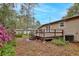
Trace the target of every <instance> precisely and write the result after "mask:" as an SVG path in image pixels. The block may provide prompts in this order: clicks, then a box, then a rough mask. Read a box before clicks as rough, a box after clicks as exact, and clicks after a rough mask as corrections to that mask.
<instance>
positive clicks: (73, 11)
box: [63, 3, 79, 18]
mask: <svg viewBox="0 0 79 59" xmlns="http://www.w3.org/2000/svg"><path fill="white" fill-rule="evenodd" d="M74 15H79V3H74V4H73V6H71V7H70V8H69V9H68V12H67V15H66V16H64V17H63V18H66V17H71V16H74Z"/></svg>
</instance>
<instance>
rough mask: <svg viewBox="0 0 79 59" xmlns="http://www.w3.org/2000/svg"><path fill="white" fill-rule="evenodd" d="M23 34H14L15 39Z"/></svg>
mask: <svg viewBox="0 0 79 59" xmlns="http://www.w3.org/2000/svg"><path fill="white" fill-rule="evenodd" d="M22 35H23V34H16V35H15V36H16V37H22Z"/></svg>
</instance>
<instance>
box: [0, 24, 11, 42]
mask: <svg viewBox="0 0 79 59" xmlns="http://www.w3.org/2000/svg"><path fill="white" fill-rule="evenodd" d="M9 40H11V37H10V34H8V32H7V30H6V29H5V27H3V25H0V41H9Z"/></svg>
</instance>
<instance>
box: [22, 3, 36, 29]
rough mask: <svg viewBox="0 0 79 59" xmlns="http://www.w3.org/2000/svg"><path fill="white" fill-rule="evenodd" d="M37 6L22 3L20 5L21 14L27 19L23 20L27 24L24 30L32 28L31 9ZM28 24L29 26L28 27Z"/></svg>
mask: <svg viewBox="0 0 79 59" xmlns="http://www.w3.org/2000/svg"><path fill="white" fill-rule="evenodd" d="M36 5H37V4H34V3H23V4H21V14H22V15H24V16H26V17H27V18H26V19H25V21H26V22H27V23H26V24H27V26H26V29H28V28H29V27H31V26H32V23H31V22H32V21H33V14H34V13H33V12H34V10H33V8H34V7H35V6H36ZM29 24H30V25H29Z"/></svg>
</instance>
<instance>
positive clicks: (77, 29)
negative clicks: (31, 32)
mask: <svg viewBox="0 0 79 59" xmlns="http://www.w3.org/2000/svg"><path fill="white" fill-rule="evenodd" d="M38 29H46V30H47V31H51V29H62V30H64V38H65V40H69V41H74V42H79V15H78V16H72V17H68V18H65V19H62V20H58V21H55V22H51V23H48V24H44V25H42V26H40V27H39V28H38Z"/></svg>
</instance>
